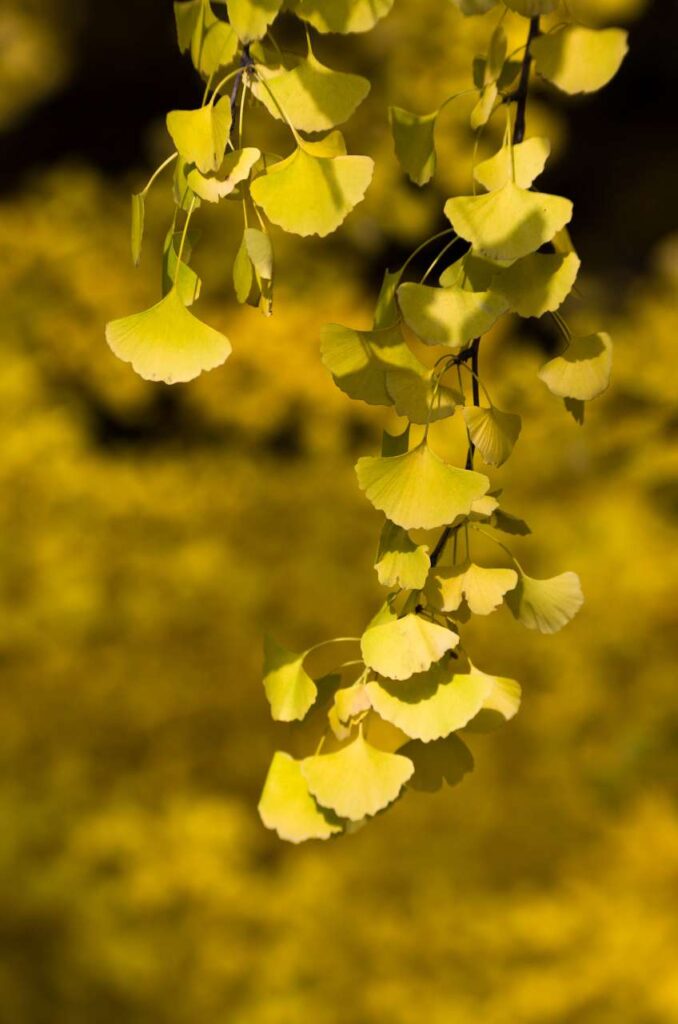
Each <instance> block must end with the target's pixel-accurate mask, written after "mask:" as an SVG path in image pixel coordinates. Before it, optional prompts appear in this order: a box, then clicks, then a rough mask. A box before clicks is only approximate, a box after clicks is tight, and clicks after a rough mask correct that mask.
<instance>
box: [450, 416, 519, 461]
mask: <svg viewBox="0 0 678 1024" xmlns="http://www.w3.org/2000/svg"><path fill="white" fill-rule="evenodd" d="M463 415H464V420H465V422H466V428H467V430H468V432H469V436H470V438H471V440H472V441H473V444H474V445H475V446H476V448H477V449H478V451H479V452H480V454H481V455H482V457H483V459H484V460H485V462H487V464H488V465H490V466H501V465H502V464H503V463H504V462H506V460H507V459H508V457H509V455H510V454H511V452H512V451H513V447H514V445H515V443H516V441H517V440H518V436H519V434H520V428H521V420H520V416H517V415H516V414H515V413H512V412H502V411H501V409H496V408H495V407H494V406H493V405H492V406H490V407H489V408H484V407H478V406H466V408H465V409H464V411H463Z"/></svg>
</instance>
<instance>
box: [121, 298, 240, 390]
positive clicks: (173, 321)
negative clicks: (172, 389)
mask: <svg viewBox="0 0 678 1024" xmlns="http://www.w3.org/2000/svg"><path fill="white" fill-rule="evenodd" d="M106 341H107V342H108V344H109V345H110V347H111V349H112V350H113V352H114V353H115V355H116V356H118V358H119V359H122V360H123V361H124V362H126V363H131V364H132V367H133V369H134V370H135V371H136V372H137V373H138V374H139V376H140V377H143V378H144V380H162V381H164V382H165V383H166V384H178V383H180V382H182V381H188V380H193V378H194V377H197V376H198V375H199V374H200V373H202V371H203V370H213V369H214V367H215V366H220V365H221V364H222V363H223V362H224V361H225V360H226V359H227V358H228V356H229V355H230V354H231V343H230V342H229V340H228V338H227V337H226V336H225V335H223V334H220V333H219V331H215V330H214V329H213V328H212V327H208V326H207V324H204V323H202V321H200V320H198V319H197V317H195V316H193V315H192V314H191V313H189V312H188V310H187V309H186V307H185V306H184V304H183V302H182V300H181V298H180V297H179V294H178V292H177V289H176V287H175V288H172V290H171V291H170V292H168V294H167V295H166V296H165V298H164V299H161V301H160V302H158V303H157V304H156V305H155V306H152V307H151V308H150V309H147V310H144V311H143V312H142V313H134V314H133V315H132V316H127V317H123V318H122V319H120V320H112V321H111V322H110V323H109V324H107V325H106Z"/></svg>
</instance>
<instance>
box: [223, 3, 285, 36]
mask: <svg viewBox="0 0 678 1024" xmlns="http://www.w3.org/2000/svg"><path fill="white" fill-rule="evenodd" d="M282 2H283V0H226V7H227V9H228V20H229V21H230V23H231V25H232V26H233V28H234V29H235V31H236V33H237V35H238V38H239V39H240V40H241V42H243V43H251V42H253V41H254V40H255V39H261V37H262V36H264V35H266V32H267V31H268V28H269V25H271V23H272V22H273V21H274V20H275V18H276V17H277V15H278V13H279V11H280V8H281V7H282Z"/></svg>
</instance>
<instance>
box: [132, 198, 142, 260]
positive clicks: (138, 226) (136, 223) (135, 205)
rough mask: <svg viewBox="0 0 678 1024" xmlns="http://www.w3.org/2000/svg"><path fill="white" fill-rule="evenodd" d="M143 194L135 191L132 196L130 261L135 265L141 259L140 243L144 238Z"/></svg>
mask: <svg viewBox="0 0 678 1024" xmlns="http://www.w3.org/2000/svg"><path fill="white" fill-rule="evenodd" d="M144 200H145V195H144V193H143V192H135V193H134V195H133V196H132V231H131V245H132V262H133V263H134V266H135V267H138V266H139V261H140V260H141V243H142V241H143V238H144V217H145V202H144Z"/></svg>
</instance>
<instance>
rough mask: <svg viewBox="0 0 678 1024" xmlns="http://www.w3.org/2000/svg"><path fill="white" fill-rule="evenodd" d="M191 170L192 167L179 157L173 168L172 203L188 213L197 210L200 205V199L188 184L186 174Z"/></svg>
mask: <svg viewBox="0 0 678 1024" xmlns="http://www.w3.org/2000/svg"><path fill="white" fill-rule="evenodd" d="M191 169H192V165H191V164H189V163H186V161H185V160H182V159H181V157H179V159H178V160H177V162H176V165H175V168H174V179H173V182H172V190H173V193H174V202H175V203H176V205H177V206H178V207H179V209H180V210H186V211H188V210H189V209H191V208H192V209H194V210H197V209H199V208H200V206H201V205H202V203H201V200H200V198H199V197H198V196H196V194H195V192H194V191H193V190H192V189H191V188H190V187H189V184H188V174H189V171H190V170H191Z"/></svg>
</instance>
